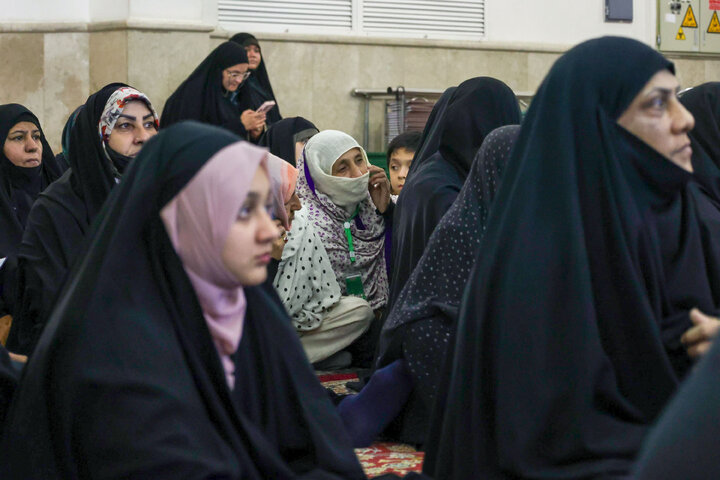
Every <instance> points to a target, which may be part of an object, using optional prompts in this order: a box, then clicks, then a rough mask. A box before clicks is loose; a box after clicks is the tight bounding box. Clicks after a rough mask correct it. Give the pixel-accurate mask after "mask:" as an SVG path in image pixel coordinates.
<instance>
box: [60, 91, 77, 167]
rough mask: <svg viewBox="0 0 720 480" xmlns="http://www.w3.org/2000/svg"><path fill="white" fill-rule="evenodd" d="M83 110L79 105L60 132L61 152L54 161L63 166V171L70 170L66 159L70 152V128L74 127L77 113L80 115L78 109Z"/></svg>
mask: <svg viewBox="0 0 720 480" xmlns="http://www.w3.org/2000/svg"><path fill="white" fill-rule="evenodd" d="M82 108H83V105H80V106H79V107H77V108H76V109H75V110H73V112H72V113H71V114H70V116H69V117H68V119H67V121H66V122H65V126H64V127H63V131H62V140H61V145H62V152H60V153H58V154H57V155H56V156H55V160H56V161H57V162H58V164H59V165H61V166H63V169H64V170H67V169H68V168H70V164H69V163H68V160H67V159H68V157H69V156H70V154H69V153H68V152H69V151H70V133H71V132H72V127H73V125H75V119H76V118H77V115H78V113H80V109H82Z"/></svg>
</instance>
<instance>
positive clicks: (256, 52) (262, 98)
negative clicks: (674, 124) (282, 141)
mask: <svg viewBox="0 0 720 480" xmlns="http://www.w3.org/2000/svg"><path fill="white" fill-rule="evenodd" d="M230 41H231V42H235V43H237V44H239V45H241V46H242V47H243V48H244V49H245V52H246V53H247V56H248V62H249V65H250V72H252V73H251V75H250V77H248V79H247V81H246V82H245V83H244V84H243V85H242V86H241V87H240V88H239V89H238V93H237V101H238V105H239V106H240V111H242V112H243V115H244V116H246V117H247V118H251V117H252V116H253V114H255V117H256V118H260V117H259V114H264V115H265V116H264V118H263V120H264V122H265V125H266V126H267V127H269V126H270V125H272V124H273V123H275V122H277V121H279V120H282V115H280V109H279V107H278V106H277V103H276V102H277V99H276V98H275V93H274V92H273V89H272V85H271V84H270V77H269V76H268V72H267V69H266V68H265V60H264V59H263V56H262V50H261V48H260V43H259V42H258V40H257V38H255V36H253V35H252V34H250V33H238V34H236V35H234V36H233V37H232V38H231V39H230ZM269 102H273V103H269ZM263 131H265V127H263V130H262V131H260V134H262V132H263ZM258 138H259V135H258Z"/></svg>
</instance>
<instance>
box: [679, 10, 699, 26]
mask: <svg viewBox="0 0 720 480" xmlns="http://www.w3.org/2000/svg"><path fill="white" fill-rule="evenodd" d="M682 26H683V27H686V28H697V26H698V24H697V20H695V12H693V9H692V5H688V9H687V12H685V18H684V19H683V23H682Z"/></svg>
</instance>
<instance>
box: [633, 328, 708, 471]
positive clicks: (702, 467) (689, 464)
mask: <svg viewBox="0 0 720 480" xmlns="http://www.w3.org/2000/svg"><path fill="white" fill-rule="evenodd" d="M714 343H715V345H713V347H712V349H711V350H710V351H709V352H708V353H707V355H706V358H704V359H703V360H702V361H701V363H699V364H698V366H697V368H696V369H694V370H693V372H692V374H690V375H688V378H687V380H686V381H685V383H684V384H683V386H682V388H681V389H680V391H679V392H678V394H677V395H676V396H675V398H674V399H673V401H672V402H671V403H670V405H669V406H668V408H667V409H666V410H665V412H663V414H662V416H661V417H660V420H659V421H658V423H657V425H656V426H655V427H654V428H653V430H652V432H651V433H650V434H649V435H648V438H647V440H646V441H645V445H644V447H643V451H642V453H641V454H640V456H639V459H638V462H637V465H636V467H635V472H634V475H633V477H632V478H634V479H637V480H676V479H678V478H682V479H683V480H706V479H709V478H720V460H719V459H718V455H717V449H715V448H714V445H716V443H717V439H718V438H719V437H720V408H718V405H720V382H718V375H719V374H720V342H718V341H715V342H714Z"/></svg>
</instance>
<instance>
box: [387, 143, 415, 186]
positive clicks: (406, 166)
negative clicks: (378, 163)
mask: <svg viewBox="0 0 720 480" xmlns="http://www.w3.org/2000/svg"><path fill="white" fill-rule="evenodd" d="M414 155H415V152H413V151H410V150H408V149H407V148H402V147H401V148H396V149H395V150H394V151H393V152H392V154H390V159H389V161H388V170H390V186H391V187H392V194H393V195H398V194H400V190H402V188H403V185H405V177H407V174H408V170H410V164H411V163H412V159H413V156H414Z"/></svg>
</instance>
